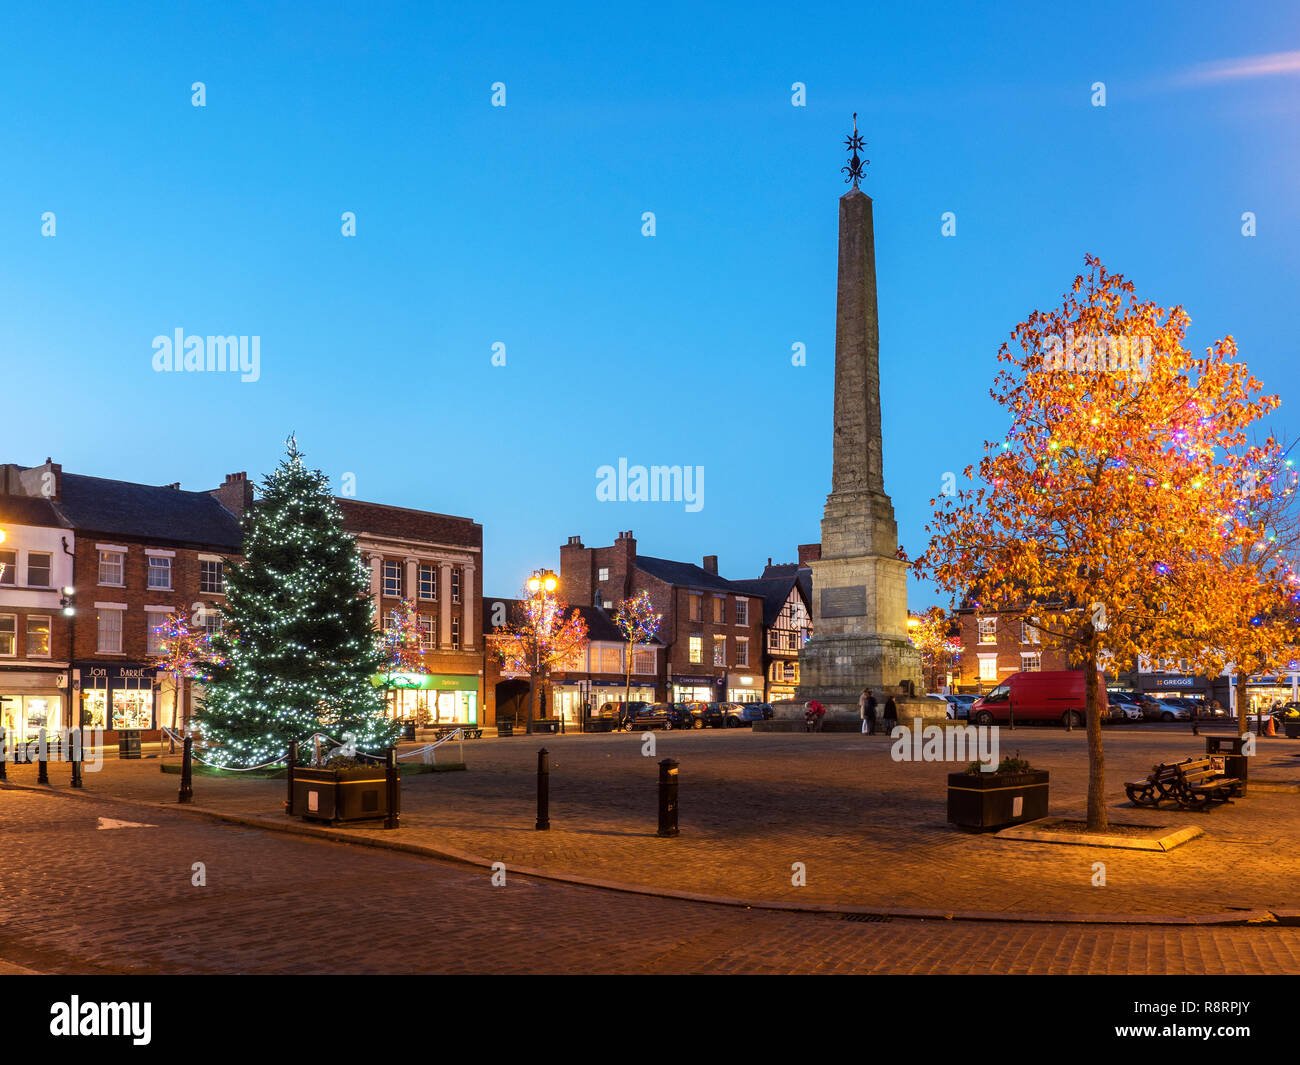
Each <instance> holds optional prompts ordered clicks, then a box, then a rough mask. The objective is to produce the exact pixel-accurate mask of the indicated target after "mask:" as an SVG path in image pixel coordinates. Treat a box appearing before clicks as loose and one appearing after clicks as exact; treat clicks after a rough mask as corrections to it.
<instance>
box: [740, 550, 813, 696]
mask: <svg viewBox="0 0 1300 1065" xmlns="http://www.w3.org/2000/svg"><path fill="white" fill-rule="evenodd" d="M820 557H821V545H820V544H800V545H799V561H798V562H786V563H777V564H776V565H773V564H772V560H771V559H770V558H769V559H768V560H767V565H766V566H765V567H764V569H763V575H762V576H761V577H759V578H757V579H755V580H748V581H733V582H732V583H733V584H735V585H737V586H738V587H740V588H743V589H744V590H746V591H749V592H752V593H753V594H754V595H755V596H757V597H758V598H760V599H761V600H762V602H763V651H762V655H763V659H762V666H763V678H764V692H763V697H764V701H766V702H781V701H783V700H789V699H793V698H794V691H795V688H796V687H797V686H798V684H799V651H800V650H801V649H802V648H803V645H804V644H806V643H807V642H808V640H809V639H810V638H811V637H812V594H813V593H812V568H811V567H810V566H809V565H808V563H809V562H815V561H817V560H818V559H819V558H820Z"/></svg>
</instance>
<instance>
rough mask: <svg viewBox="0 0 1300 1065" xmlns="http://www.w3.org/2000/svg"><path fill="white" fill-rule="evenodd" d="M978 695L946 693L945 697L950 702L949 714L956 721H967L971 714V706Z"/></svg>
mask: <svg viewBox="0 0 1300 1065" xmlns="http://www.w3.org/2000/svg"><path fill="white" fill-rule="evenodd" d="M978 698H979V696H978V695H945V696H944V699H945V700H946V701H947V703H948V708H949V714H948V716H949V717H950V718H952V719H953V720H954V721H965V720H966V718H968V717H969V716H970V708H971V706H972V705H973V704H974V702H975V700H976V699H978Z"/></svg>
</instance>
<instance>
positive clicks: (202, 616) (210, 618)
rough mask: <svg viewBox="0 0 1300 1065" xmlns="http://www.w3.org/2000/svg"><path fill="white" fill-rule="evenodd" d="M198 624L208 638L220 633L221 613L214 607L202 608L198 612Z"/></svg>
mask: <svg viewBox="0 0 1300 1065" xmlns="http://www.w3.org/2000/svg"><path fill="white" fill-rule="evenodd" d="M199 624H200V625H202V626H203V631H204V632H205V633H207V634H208V636H209V637H211V636H215V635H217V633H219V632H220V631H221V611H220V610H218V609H217V608H216V607H215V606H204V607H203V608H202V609H201V610H200V611H199Z"/></svg>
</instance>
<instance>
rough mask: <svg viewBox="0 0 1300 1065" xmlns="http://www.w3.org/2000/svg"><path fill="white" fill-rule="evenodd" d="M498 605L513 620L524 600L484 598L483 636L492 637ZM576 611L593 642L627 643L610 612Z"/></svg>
mask: <svg viewBox="0 0 1300 1065" xmlns="http://www.w3.org/2000/svg"><path fill="white" fill-rule="evenodd" d="M496 603H505V605H506V617H507V618H509V619H511V620H513V619H514V616H515V613H514V611H515V607H516V606H518V605H520V604H522V603H523V600H522V599H506V598H504V597H503V596H497V597H488V596H486V595H485V596H484V597H483V634H484V635H485V636H490V635H491V634H492V631H493V625H492V609H493V606H494V604H496ZM574 610H576V611H577V612H578V613H579V614H581V615H582V620H583V621H585V622H586V623H587V639H589V640H592V641H593V642H612V643H625V642H626V641H625V640H624V639H623V634H622V633H621V632H620V631H619V628H618V626H617V625H615V624H614V619H613V617H612V616H611V614H610V612H609V611H608V610H605V609H604V608H603V607H598V606H578V605H574V606H571V607H569V610H568V611H566V616H567V614H568V613H570V612H572V611H574ZM650 642H651V643H654V644H662V643H663V641H662V640H660V639H659V638H658V637H657V636H656V637H655V638H654V639H653V640H651V641H650Z"/></svg>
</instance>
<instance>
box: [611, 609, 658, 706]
mask: <svg viewBox="0 0 1300 1065" xmlns="http://www.w3.org/2000/svg"><path fill="white" fill-rule="evenodd" d="M662 620H663V615H662V614H656V613H655V608H654V604H653V603H651V602H650V593H649V592H647V591H646V590H645V589H644V588H643V589H641V591H639V592H637V593H636V595H634V596H632V598H630V599H624V600H623V601H622V602H620V603H619V604H618V606H617V607H615V608H614V624H615V625H617V626H618V631H619V632H621V633H622V634H623V639H624V640H625V641H627V646H626V647H625V648H624V651H625V654H624V662H623V665H624V666H625V667H626V681H627V683H626V684H625V685H624V686H623V705H624V706H626V705H627V702H628V699H629V698H630V697H631V694H632V656H633V653H634V652H635V651H636V649H637V647H639V646H640V645H641V644H645V643H649V642H650V641H651V640H653V639H654V638H655V637H656V636H657V635H658V634H659V623H660V622H661V621H662Z"/></svg>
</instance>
